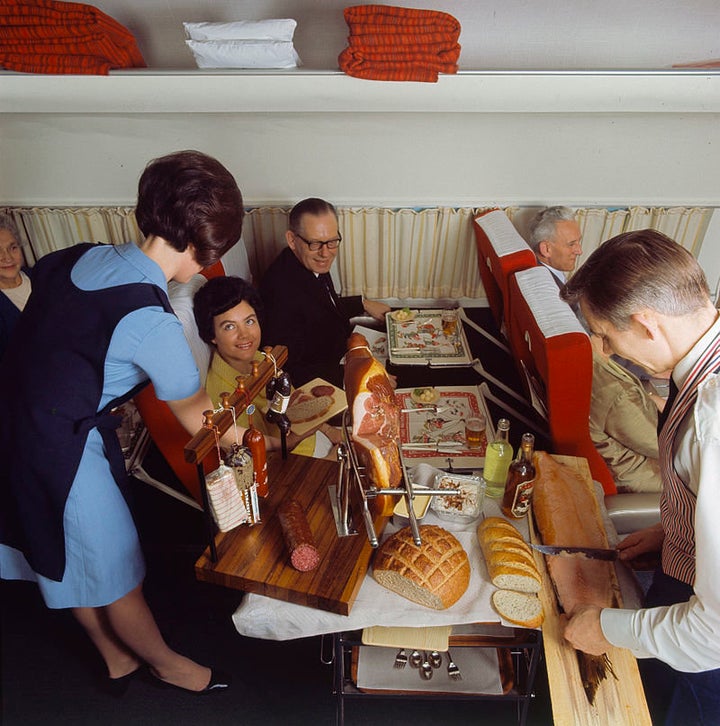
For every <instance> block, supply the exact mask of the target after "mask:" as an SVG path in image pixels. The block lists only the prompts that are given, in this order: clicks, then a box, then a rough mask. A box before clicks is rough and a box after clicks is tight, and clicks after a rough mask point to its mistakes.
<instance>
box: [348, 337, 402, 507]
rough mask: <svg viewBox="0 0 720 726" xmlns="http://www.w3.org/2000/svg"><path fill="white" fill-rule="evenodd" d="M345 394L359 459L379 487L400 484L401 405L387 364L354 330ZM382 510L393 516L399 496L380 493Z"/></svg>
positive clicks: (378, 500)
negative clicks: (384, 365)
mask: <svg viewBox="0 0 720 726" xmlns="http://www.w3.org/2000/svg"><path fill="white" fill-rule="evenodd" d="M345 395H346V396H347V401H348V406H349V407H350V410H351V411H352V438H353V442H354V444H355V451H356V452H357V455H358V459H360V461H361V463H362V464H363V465H364V466H365V470H366V472H367V476H368V478H369V479H370V481H371V482H372V483H373V484H374V485H375V486H376V487H377V488H378V489H386V488H388V487H390V488H394V487H397V486H398V485H399V483H400V478H401V476H402V470H401V466H400V454H399V451H398V441H399V440H400V409H399V407H398V405H397V403H396V402H395V393H394V391H393V388H392V386H391V385H390V379H389V378H388V375H387V372H386V371H385V368H384V367H383V366H382V364H380V363H379V362H378V361H377V360H375V358H373V356H372V353H371V352H370V348H369V346H368V342H367V340H366V339H365V337H364V336H362V335H360V334H359V333H353V335H351V336H350V339H349V341H348V352H347V354H346V355H345ZM377 502H378V505H377V506H378V508H379V512H378V513H380V514H383V515H385V516H389V515H390V514H392V511H393V508H394V507H395V498H394V497H391V496H378V497H377Z"/></svg>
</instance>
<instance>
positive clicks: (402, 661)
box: [393, 648, 408, 669]
mask: <svg viewBox="0 0 720 726" xmlns="http://www.w3.org/2000/svg"><path fill="white" fill-rule="evenodd" d="M407 662H408V657H407V653H406V652H405V648H401V649H400V650H399V651H398V652H397V655H396V656H395V662H394V663H393V668H398V669H400V668H404V667H405V666H406V665H407Z"/></svg>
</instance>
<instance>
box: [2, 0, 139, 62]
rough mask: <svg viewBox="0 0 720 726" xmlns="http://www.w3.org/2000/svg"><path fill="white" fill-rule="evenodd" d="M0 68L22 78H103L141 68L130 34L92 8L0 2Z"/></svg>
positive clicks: (37, 0)
mask: <svg viewBox="0 0 720 726" xmlns="http://www.w3.org/2000/svg"><path fill="white" fill-rule="evenodd" d="M0 66H2V67H3V68H6V69H7V70H12V71H22V72H26V73H79V74H95V75H107V74H108V73H109V72H110V70H111V69H112V68H144V67H145V66H146V64H145V60H144V58H143V57H142V53H141V52H140V50H139V48H138V47H137V43H136V41H135V38H134V36H133V34H132V33H131V32H130V31H129V30H128V29H127V28H125V27H124V26H123V25H122V24H120V23H118V22H117V21H116V20H115V19H114V18H111V17H110V16H109V15H106V14H105V13H103V12H102V11H101V10H98V8H96V7H93V6H92V5H85V4H83V3H76V2H60V1H59V0H2V4H0Z"/></svg>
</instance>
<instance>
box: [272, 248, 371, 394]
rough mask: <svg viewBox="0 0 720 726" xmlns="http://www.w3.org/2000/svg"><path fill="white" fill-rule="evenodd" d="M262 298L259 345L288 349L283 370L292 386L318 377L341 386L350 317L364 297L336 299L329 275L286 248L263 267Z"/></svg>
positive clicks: (360, 311) (355, 312) (360, 307)
mask: <svg viewBox="0 0 720 726" xmlns="http://www.w3.org/2000/svg"><path fill="white" fill-rule="evenodd" d="M326 285H328V286H327V287H326ZM329 290H330V291H331V292H329ZM260 294H261V296H262V300H263V304H264V306H265V309H264V312H263V315H262V317H261V322H262V333H263V334H262V343H263V345H286V346H287V348H288V362H287V364H286V365H285V369H286V370H287V371H288V373H290V377H291V379H292V382H293V385H295V386H302V385H303V384H304V383H307V382H308V381H309V380H312V379H313V378H317V377H320V378H323V379H325V380H326V381H329V382H330V383H333V384H334V385H336V386H338V387H340V388H342V366H341V365H340V359H341V358H342V357H343V355H345V350H346V347H347V339H348V337H349V336H350V332H351V326H350V318H351V317H354V316H356V315H360V314H362V312H363V307H362V298H361V297H360V296H357V297H349V298H340V297H338V295H337V292H335V288H334V286H333V284H332V279H331V277H330V275H329V274H327V273H326V274H323V275H320V276H316V275H315V273H313V272H311V271H310V270H308V269H307V268H306V267H304V266H303V265H302V263H301V262H300V261H299V260H298V259H297V257H295V254H294V253H293V251H292V250H291V249H290V248H289V247H286V248H285V249H284V250H283V251H282V252H281V253H280V254H279V255H278V256H277V258H276V259H275V261H274V262H273V263H272V264H271V265H270V267H269V268H268V269H267V272H266V273H265V275H264V276H263V278H262V281H261V283H260ZM331 295H332V299H331ZM333 300H334V301H335V304H333Z"/></svg>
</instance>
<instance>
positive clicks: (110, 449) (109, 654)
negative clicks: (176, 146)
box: [0, 151, 272, 694]
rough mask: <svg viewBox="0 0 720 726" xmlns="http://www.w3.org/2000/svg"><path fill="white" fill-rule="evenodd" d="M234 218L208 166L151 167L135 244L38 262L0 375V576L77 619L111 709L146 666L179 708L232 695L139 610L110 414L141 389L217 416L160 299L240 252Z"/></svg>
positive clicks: (233, 202) (73, 251) (137, 564)
mask: <svg viewBox="0 0 720 726" xmlns="http://www.w3.org/2000/svg"><path fill="white" fill-rule="evenodd" d="M243 211H244V210H243V203H242V195H241V193H240V190H239V189H238V186H237V184H236V182H235V180H234V179H233V177H232V175H231V174H230V172H229V171H228V170H227V169H226V168H225V167H224V166H223V165H222V164H220V162H218V161H217V160H215V159H213V158H211V157H209V156H206V155H205V154H201V153H199V152H196V151H181V152H177V153H175V154H170V155H168V156H165V157H161V158H159V159H155V160H154V161H152V162H151V163H150V164H149V165H148V166H147V167H146V169H145V171H144V172H143V174H142V176H141V178H140V183H139V190H138V203H137V208H136V212H135V214H136V218H137V222H138V226H139V227H140V229H141V230H142V232H143V234H144V235H145V239H144V241H143V242H142V243H141V244H140V245H135V244H126V245H121V246H110V245H76V246H74V247H71V248H69V249H65V250H60V251H58V252H54V253H52V254H49V255H46V256H45V257H43V258H42V259H40V260H39V261H38V262H37V264H36V265H35V267H34V268H33V284H34V290H33V295H32V296H31V298H30V300H29V302H28V304H27V306H26V308H25V310H24V312H23V314H22V316H21V318H20V320H19V321H18V324H17V326H16V328H15V332H14V334H13V343H12V346H11V347H10V348H9V349H8V350H7V352H6V354H5V356H4V358H3V359H2V362H0V456H1V457H2V461H3V466H2V467H0V497H1V501H2V505H1V506H0V576H1V577H2V578H3V579H8V580H13V579H23V580H33V581H35V582H37V583H38V585H39V587H40V590H41V592H42V595H43V598H44V599H45V602H46V604H47V605H48V607H50V608H72V610H73V614H74V615H75V617H76V618H77V620H78V621H79V622H80V624H81V625H82V626H83V627H84V628H85V630H86V632H87V634H88V635H89V637H90V639H91V640H92V642H93V644H94V645H95V646H96V648H97V649H98V651H99V652H100V655H101V656H102V658H103V659H104V661H105V664H106V666H107V672H108V681H107V687H108V689H109V690H111V692H113V693H116V694H120V693H122V692H123V691H124V689H125V688H126V687H127V685H128V682H129V680H130V679H131V678H132V677H133V676H134V675H136V674H137V673H138V672H141V670H142V666H143V664H147V666H148V670H149V675H151V676H152V677H153V680H154V681H155V682H157V683H158V684H164V685H170V686H174V687H177V688H181V689H184V690H185V691H187V692H193V693H208V692H211V691H215V690H216V689H221V688H224V687H226V686H227V679H226V678H225V677H223V676H222V675H220V674H219V673H217V672H213V671H212V670H211V669H210V668H208V667H207V666H204V665H201V664H200V663H196V662H195V661H193V660H191V659H190V658H187V657H185V656H183V655H181V654H179V653H177V652H175V651H174V650H172V649H171V648H170V647H169V646H168V644H167V643H166V642H165V640H164V639H163V637H162V635H161V633H160V631H159V629H158V626H157V624H156V622H155V619H154V617H153V615H152V613H151V611H150V609H149V607H148V605H147V603H146V601H145V598H144V596H143V592H142V582H143V579H144V575H145V563H144V560H143V557H142V552H141V549H140V543H139V540H138V534H137V531H136V529H135V525H134V523H133V518H132V515H131V513H130V509H129V507H128V504H127V502H126V500H125V496H124V493H125V492H126V485H127V481H126V474H125V467H124V461H123V458H122V452H121V451H120V446H119V443H118V440H117V436H116V435H115V431H114V425H115V426H116V425H117V423H116V422H117V420H118V418H117V417H116V416H113V415H112V414H111V411H112V409H113V408H115V407H116V406H118V405H120V404H121V403H123V402H124V401H126V400H128V399H129V398H130V397H131V396H133V395H134V393H135V392H136V391H137V390H138V389H139V388H140V387H141V386H143V385H145V384H146V383H147V382H148V380H150V381H152V383H153V385H154V386H155V390H156V392H157V395H158V397H159V398H161V399H163V400H166V401H167V403H168V405H169V406H170V408H171V409H172V411H173V413H174V414H175V415H176V416H177V417H178V419H179V420H180V422H181V423H182V424H183V425H184V427H185V428H186V429H187V430H188V431H189V432H194V431H196V430H197V428H198V426H199V424H200V422H202V412H203V411H204V410H206V409H208V408H210V407H211V403H210V399H209V397H208V395H207V393H206V392H205V390H204V389H203V388H202V387H201V385H200V378H199V374H198V370H197V367H196V365H195V362H194V360H193V358H192V354H191V352H190V349H189V347H188V345H187V342H186V340H185V336H184V335H183V331H182V326H181V324H180V322H179V321H178V319H177V318H176V317H175V315H173V312H172V309H171V307H170V304H169V302H168V299H167V283H168V281H169V280H177V281H179V282H185V281H187V280H188V279H190V277H192V275H194V274H195V273H197V272H199V271H200V270H201V269H203V268H205V267H208V266H210V265H212V264H213V263H214V262H216V261H217V260H218V259H219V258H220V257H221V255H222V254H224V253H225V252H226V251H227V250H228V249H229V248H230V247H231V246H232V245H234V244H235V243H236V242H237V240H238V239H239V237H240V232H241V228H242V219H243ZM20 422H22V423H20ZM233 440H234V435H233V436H232V437H228V440H227V443H228V444H230V443H232V441H233ZM269 444H270V445H271V446H272V442H269Z"/></svg>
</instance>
